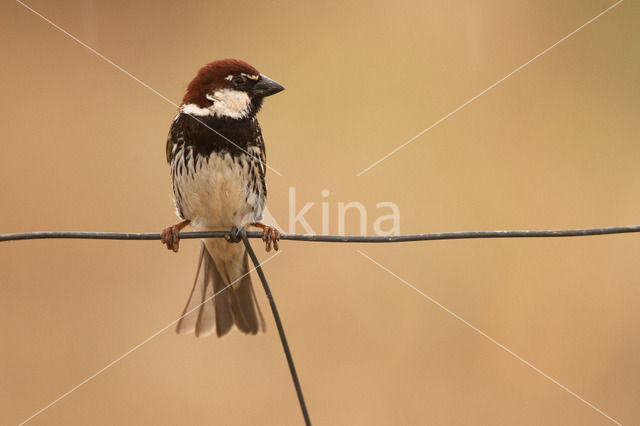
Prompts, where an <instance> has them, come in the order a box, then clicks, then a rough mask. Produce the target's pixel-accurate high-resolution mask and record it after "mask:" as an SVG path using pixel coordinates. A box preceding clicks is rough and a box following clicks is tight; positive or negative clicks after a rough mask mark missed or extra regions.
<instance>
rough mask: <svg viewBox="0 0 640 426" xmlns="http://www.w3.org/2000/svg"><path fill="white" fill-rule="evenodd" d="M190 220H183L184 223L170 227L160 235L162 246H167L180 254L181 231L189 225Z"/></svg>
mask: <svg viewBox="0 0 640 426" xmlns="http://www.w3.org/2000/svg"><path fill="white" fill-rule="evenodd" d="M189 222H190V221H189V220H183V221H182V222H178V223H176V224H175V225H172V226H169V227H168V228H165V229H163V230H162V232H161V233H160V241H162V244H166V245H167V249H168V250H173V251H174V252H176V253H177V252H178V249H179V248H180V235H179V233H180V231H181V230H182V228H184V227H185V226H187V225H188V224H189Z"/></svg>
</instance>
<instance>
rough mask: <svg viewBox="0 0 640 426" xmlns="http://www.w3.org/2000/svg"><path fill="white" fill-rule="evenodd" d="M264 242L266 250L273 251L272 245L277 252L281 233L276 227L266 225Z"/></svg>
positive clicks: (263, 230) (263, 232) (263, 235)
mask: <svg viewBox="0 0 640 426" xmlns="http://www.w3.org/2000/svg"><path fill="white" fill-rule="evenodd" d="M262 241H264V243H265V246H264V249H265V250H266V251H268V252H269V251H271V244H273V248H274V249H275V251H278V248H279V247H278V241H280V231H278V229H277V228H276V227H274V226H269V225H264V228H262Z"/></svg>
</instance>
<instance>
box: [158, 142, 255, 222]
mask: <svg viewBox="0 0 640 426" xmlns="http://www.w3.org/2000/svg"><path fill="white" fill-rule="evenodd" d="M189 150H190V147H184V148H182V149H181V152H178V153H176V155H175V156H174V159H173V161H172V163H171V176H172V181H173V190H174V195H175V202H176V207H177V209H178V212H179V213H180V215H181V216H182V217H183V218H184V219H189V220H191V225H192V227H193V228H194V229H196V230H211V229H220V228H221V229H229V228H231V227H233V226H237V227H241V226H244V225H246V224H248V223H251V222H256V221H258V220H260V218H261V216H262V211H263V210H264V202H265V194H264V191H263V185H262V182H260V181H259V179H260V177H259V173H258V169H257V167H259V162H258V164H256V159H257V158H259V157H258V156H257V154H258V153H259V150H258V153H255V152H252V151H254V150H255V149H252V148H250V149H249V154H251V155H246V154H243V155H231V154H230V153H229V152H224V153H219V152H212V153H211V154H210V155H208V156H203V155H198V154H195V153H194V152H193V151H189Z"/></svg>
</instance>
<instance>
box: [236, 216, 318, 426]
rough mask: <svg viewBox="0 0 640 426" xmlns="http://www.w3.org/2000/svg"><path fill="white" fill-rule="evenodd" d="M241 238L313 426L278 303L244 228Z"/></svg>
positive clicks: (305, 414)
mask: <svg viewBox="0 0 640 426" xmlns="http://www.w3.org/2000/svg"><path fill="white" fill-rule="evenodd" d="M232 232H234V231H232ZM240 237H241V238H242V242H243V243H244V246H245V247H246V248H247V253H249V257H250V258H251V261H252V262H253V264H254V265H255V267H256V272H257V273H258V276H259V277H260V281H261V282H262V287H263V288H264V292H265V294H266V295H267V299H269V306H270V307H271V312H272V313H273V319H274V320H275V322H276V327H277V328H278V334H279V335H280V342H281V343H282V349H283V350H284V355H285V357H286V358H287V364H288V365H289V371H290V372H291V379H292V380H293V385H294V387H295V388H296V395H298V403H299V404H300V410H302V417H304V424H305V425H306V426H311V418H310V417H309V411H308V410H307V404H306V403H305V401H304V396H303V395H302V386H300V379H298V373H296V367H295V365H294V364H293V356H292V355H291V350H290V349H289V344H288V343H287V336H285V334H284V327H283V325H282V321H281V320H280V314H279V313H278V308H277V307H276V301H275V300H274V298H273V295H272V294H271V289H270V288H269V283H267V277H265V275H264V272H262V267H261V266H260V262H259V261H258V257H257V256H256V254H255V252H254V251H253V248H251V243H249V239H248V238H247V231H246V230H245V229H244V228H243V229H241V230H240Z"/></svg>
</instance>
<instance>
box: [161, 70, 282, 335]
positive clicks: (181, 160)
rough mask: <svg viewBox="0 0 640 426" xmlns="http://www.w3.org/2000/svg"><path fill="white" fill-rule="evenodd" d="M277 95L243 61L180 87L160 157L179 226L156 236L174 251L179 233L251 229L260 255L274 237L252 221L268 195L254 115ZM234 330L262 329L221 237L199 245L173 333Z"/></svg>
mask: <svg viewBox="0 0 640 426" xmlns="http://www.w3.org/2000/svg"><path fill="white" fill-rule="evenodd" d="M282 90H284V87H282V86H281V85H280V84H278V83H276V82H275V81H273V80H271V79H270V78H268V77H267V76H265V75H263V74H261V73H260V72H259V71H258V70H257V69H255V68H254V67H252V66H251V65H249V64H248V63H246V62H243V61H240V60H237V59H222V60H217V61H214V62H211V63H209V64H207V65H205V66H203V67H202V68H200V70H199V71H198V73H197V74H196V76H195V77H194V78H193V80H191V82H190V83H189V85H188V86H187V90H186V93H185V95H184V97H183V99H182V104H181V106H180V109H179V112H178V114H177V116H176V117H175V119H174V120H173V123H172V124H171V128H170V130H169V136H168V137H167V145H166V155H167V162H168V163H169V165H170V166H171V183H172V186H173V195H174V200H175V207H176V213H177V215H178V216H179V217H180V219H182V221H181V222H179V223H177V224H175V225H173V226H169V227H168V228H166V229H164V230H163V231H162V233H161V240H162V243H163V244H166V246H167V248H168V249H170V250H173V251H175V252H177V251H178V247H179V232H180V230H182V229H183V228H184V227H185V226H187V225H190V226H191V227H192V228H193V229H194V230H196V231H220V230H225V231H229V230H231V229H233V228H236V229H242V228H247V227H249V226H256V227H259V228H261V229H262V230H263V235H262V237H263V238H262V239H263V241H265V246H266V250H267V251H269V250H270V249H271V244H272V243H273V247H274V249H276V250H277V249H278V240H279V238H280V233H279V232H278V230H277V229H275V228H274V227H271V226H267V225H264V224H262V223H261V222H259V221H260V220H261V219H262V213H263V211H264V208H265V200H266V197H267V184H266V181H265V174H266V163H265V161H266V156H265V147H264V141H263V138H262V131H261V129H260V124H258V119H257V117H256V114H257V113H258V111H260V108H261V107H262V103H263V100H264V98H265V97H267V96H271V95H274V94H276V93H278V92H280V91H282ZM233 325H235V326H236V327H237V328H238V329H239V330H240V331H241V332H243V333H245V334H256V333H258V332H259V331H264V330H265V323H264V318H263V317H262V313H261V312H260V307H259V306H258V302H257V300H256V296H255V293H254V291H253V285H252V283H251V277H250V275H249V261H248V257H247V252H246V249H245V247H244V245H243V244H237V243H234V242H230V241H227V240H225V239H223V238H207V239H203V240H202V242H201V250H200V260H199V261H198V270H197V272H196V278H195V282H194V284H193V289H192V290H191V294H190V296H189V299H188V301H187V304H186V306H185V308H184V311H183V316H182V318H181V319H180V321H179V322H178V325H177V329H176V331H177V332H178V333H180V334H183V333H191V332H195V335H196V336H207V335H209V334H211V333H213V332H214V330H215V332H216V334H217V335H218V336H219V337H222V336H224V335H225V334H227V333H228V332H229V331H230V330H231V328H232V327H233Z"/></svg>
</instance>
